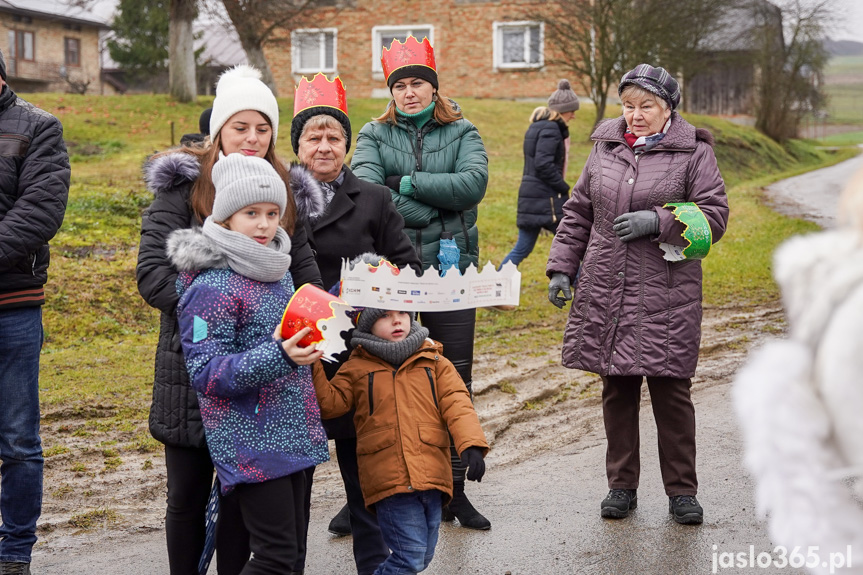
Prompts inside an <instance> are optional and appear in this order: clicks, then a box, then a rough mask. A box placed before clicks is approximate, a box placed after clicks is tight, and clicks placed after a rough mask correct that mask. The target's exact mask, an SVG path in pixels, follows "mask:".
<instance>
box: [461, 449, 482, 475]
mask: <svg viewBox="0 0 863 575" xmlns="http://www.w3.org/2000/svg"><path fill="white" fill-rule="evenodd" d="M461 464H462V465H465V466H467V478H468V479H470V480H471V481H482V476H483V475H485V461H484V460H483V458H482V449H481V448H479V447H476V446H473V447H468V448H466V449H465V450H464V451H462V452H461Z"/></svg>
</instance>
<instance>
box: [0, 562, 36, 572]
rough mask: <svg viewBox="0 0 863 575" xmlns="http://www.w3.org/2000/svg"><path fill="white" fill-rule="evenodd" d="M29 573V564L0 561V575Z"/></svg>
mask: <svg viewBox="0 0 863 575" xmlns="http://www.w3.org/2000/svg"><path fill="white" fill-rule="evenodd" d="M7 574H8V575H30V564H29V563H21V562H18V561H8V562H7V561H3V562H2V563H0V575H7Z"/></svg>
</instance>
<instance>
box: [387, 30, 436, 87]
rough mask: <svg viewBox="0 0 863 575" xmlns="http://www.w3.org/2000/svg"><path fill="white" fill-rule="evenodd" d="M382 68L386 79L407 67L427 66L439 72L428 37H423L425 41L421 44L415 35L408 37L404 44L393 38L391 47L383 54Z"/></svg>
mask: <svg viewBox="0 0 863 575" xmlns="http://www.w3.org/2000/svg"><path fill="white" fill-rule="evenodd" d="M381 66H382V67H383V69H384V77H385V78H389V77H390V74H392V73H393V72H395V71H396V70H398V69H399V68H404V67H405V66H425V67H426V68H431V69H432V70H433V71H435V72H437V67H436V66H435V61H434V48H432V45H431V42H429V39H428V38H427V37H423V41H422V42H420V41H419V40H417V39H416V38H414V37H413V35H410V36H408V37H407V38H406V39H405V41H404V43H401V42H399V41H398V39H397V38H393V41H392V42H391V43H390V47H389V48H384V49H383V51H382V52H381Z"/></svg>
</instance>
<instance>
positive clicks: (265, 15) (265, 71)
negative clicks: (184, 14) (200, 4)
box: [210, 0, 336, 95]
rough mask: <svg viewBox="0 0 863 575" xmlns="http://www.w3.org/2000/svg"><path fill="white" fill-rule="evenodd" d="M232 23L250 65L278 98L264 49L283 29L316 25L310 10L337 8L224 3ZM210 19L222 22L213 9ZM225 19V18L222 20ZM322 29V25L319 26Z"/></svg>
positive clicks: (275, 0) (330, 2)
mask: <svg viewBox="0 0 863 575" xmlns="http://www.w3.org/2000/svg"><path fill="white" fill-rule="evenodd" d="M222 4H223V5H224V7H225V11H226V12H227V16H228V18H229V19H230V23H231V24H233V26H234V28H235V29H236V30H237V35H238V36H239V38H240V43H241V44H242V46H243V50H245V52H246V57H247V58H248V59H249V64H251V65H252V66H254V67H255V68H257V69H258V70H260V71H261V77H262V80H263V81H264V83H265V84H266V85H267V86H269V87H270V89H271V90H272V91H273V93H274V94H276V95H278V91H277V88H276V82H275V80H274V79H273V74H272V71H271V70H270V66H269V64H268V63H267V59H266V57H265V56H264V45H265V44H266V43H267V42H268V41H270V40H271V39H272V36H273V34H274V33H275V32H276V30H278V29H280V28H287V27H289V26H290V27H291V28H300V27H304V26H307V25H311V24H313V22H312V20H311V18H313V16H312V15H311V14H310V13H309V12H308V9H310V8H320V7H324V6H336V1H335V0H222ZM210 13H211V16H213V17H214V18H219V17H220V14H219V13H218V11H217V10H214V9H213V8H212V6H211V7H210ZM222 19H224V18H222ZM317 25H320V23H317Z"/></svg>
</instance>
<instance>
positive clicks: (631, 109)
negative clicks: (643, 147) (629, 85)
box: [623, 92, 671, 137]
mask: <svg viewBox="0 0 863 575" xmlns="http://www.w3.org/2000/svg"><path fill="white" fill-rule="evenodd" d="M670 116H671V109H670V108H668V109H664V108H663V107H662V106H661V105H660V104H659V102H658V101H657V99H656V97H655V96H654V95H653V94H651V93H649V92H644V93H642V94H639V95H636V96H633V97H630V98H627V99H626V100H624V102H623V117H624V118H625V119H626V126H627V127H628V128H629V131H630V132H632V133H633V134H635V135H636V136H638V137H641V136H649V135H651V134H656V133H657V132H661V131H662V127H663V126H664V125H665V122H666V120H668V118H669V117H670Z"/></svg>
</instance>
